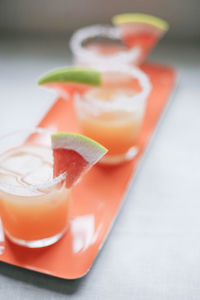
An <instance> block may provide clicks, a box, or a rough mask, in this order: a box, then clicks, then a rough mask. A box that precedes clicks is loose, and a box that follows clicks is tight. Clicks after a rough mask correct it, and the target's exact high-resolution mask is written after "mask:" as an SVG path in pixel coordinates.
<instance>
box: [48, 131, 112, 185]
mask: <svg viewBox="0 0 200 300" xmlns="http://www.w3.org/2000/svg"><path fill="white" fill-rule="evenodd" d="M51 140H52V149H53V158H54V176H55V177H57V176H59V175H60V174H63V173H66V187H67V188H70V187H71V186H72V185H74V184H75V183H76V182H77V181H78V180H79V179H80V177H81V176H82V175H83V173H85V172H86V171H88V170H89V169H90V167H91V166H92V165H94V164H95V163H97V162H98V161H99V160H100V159H101V158H102V157H103V156H104V154H105V153H106V152H107V149H106V148H104V147H103V146H102V145H100V144H99V143H97V142H95V141H94V140H92V139H90V138H88V137H86V136H83V135H81V134H78V133H71V132H59V133H55V134H52V136H51Z"/></svg>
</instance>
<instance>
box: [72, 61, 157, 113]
mask: <svg viewBox="0 0 200 300" xmlns="http://www.w3.org/2000/svg"><path fill="white" fill-rule="evenodd" d="M95 69H96V70H98V71H100V72H107V73H109V72H117V73H124V74H129V75H130V76H131V77H132V78H133V79H137V80H138V82H139V84H140V86H141V88H142V91H141V92H138V93H137V94H135V95H133V96H131V97H127V99H126V98H125V99H124V97H123V98H122V99H119V101H118V102H117V103H116V102H115V105H114V103H113V102H111V103H110V102H106V101H105V102H103V104H102V101H101V100H97V99H92V101H87V100H86V99H84V101H85V102H88V103H90V104H93V105H95V104H96V105H98V106H99V107H102V106H103V107H105V108H107V109H111V110H112V109H114V108H116V109H123V110H124V107H127V110H129V109H130V107H132V106H134V105H135V102H136V101H142V100H143V99H146V98H147V97H148V95H149V93H150V91H151V87H152V86H151V83H150V80H149V78H148V76H147V75H146V74H145V73H144V72H143V71H141V70H140V69H139V68H138V67H132V66H128V65H107V66H106V65H99V66H96V68H95ZM94 88H95V87H94ZM97 88H98V87H97ZM100 88H101V87H100ZM82 98H84V95H83V96H82V95H79V94H75V102H77V101H78V100H79V99H82ZM130 98H131V99H132V101H131V99H130ZM120 100H121V101H120Z"/></svg>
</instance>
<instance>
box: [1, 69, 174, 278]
mask: <svg viewBox="0 0 200 300" xmlns="http://www.w3.org/2000/svg"><path fill="white" fill-rule="evenodd" d="M143 70H144V71H145V72H146V73H147V74H148V75H149V77H150V80H151V83H152V85H153V89H152V92H151V94H150V97H149V98H148V101H147V110H146V116H145V120H144V125H143V128H142V132H141V135H140V141H139V148H140V151H139V153H138V155H137V156H136V158H135V159H134V160H133V161H131V162H129V163H126V164H124V165H120V166H117V167H110V168H109V167H101V166H95V167H93V168H92V169H91V170H90V171H89V172H88V174H86V175H85V176H84V178H83V179H82V180H81V182H80V183H79V184H78V185H77V186H76V187H75V188H74V191H73V195H72V196H73V206H72V219H71V223H70V228H69V230H68V232H67V233H66V235H65V236H64V237H63V238H62V239H61V240H60V241H59V242H58V243H56V244H55V245H52V246H49V247H46V248H42V249H26V248H23V247H20V246H17V245H14V244H12V243H11V242H9V241H8V240H7V239H5V241H4V242H1V228H0V260H1V261H4V262H7V263H10V264H13V265H17V266H20V267H23V268H27V269H30V270H35V271H38V272H42V273H46V274H49V275H52V276H57V277H61V278H66V279H74V278H79V277H81V276H83V275H85V274H86V273H87V272H88V270H89V269H90V267H91V265H92V263H93V262H94V259H95V257H96V256H97V254H98V252H99V250H100V248H101V247H102V245H103V243H104V241H105V239H106V237H107V236H108V233H109V231H110V229H111V226H112V224H113V222H114V220H115V218H116V215H117V213H118V211H119V209H120V206H121V204H122V202H123V198H124V196H125V194H126V192H127V188H128V186H129V183H130V180H131V178H132V177H133V175H134V173H135V170H136V166H137V164H138V161H139V159H140V158H141V156H142V154H143V152H144V150H145V147H146V146H147V143H148V142H149V139H150V138H151V136H152V133H153V131H154V129H155V126H156V124H157V122H158V120H159V118H160V115H161V113H162V111H163V108H164V106H165V104H166V103H167V100H168V98H169V96H170V94H171V92H172V89H173V86H174V83H175V72H174V70H173V69H171V68H168V67H166V66H161V65H156V64H150V63H148V64H145V65H144V66H143ZM39 126H40V127H44V128H49V129H53V130H59V131H63V130H65V131H75V132H78V126H77V120H76V116H75V112H74V109H73V103H72V101H65V100H63V99H61V98H60V99H58V100H57V101H56V102H55V104H54V105H53V106H52V107H51V109H50V110H49V111H48V112H47V114H46V116H45V117H44V118H43V120H42V121H41V122H40V124H39Z"/></svg>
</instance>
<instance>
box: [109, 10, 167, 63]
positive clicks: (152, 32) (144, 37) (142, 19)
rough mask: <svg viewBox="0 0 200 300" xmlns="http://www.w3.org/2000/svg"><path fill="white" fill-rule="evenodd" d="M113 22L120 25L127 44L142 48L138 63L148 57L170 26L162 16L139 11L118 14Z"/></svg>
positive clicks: (130, 46) (123, 38) (122, 36)
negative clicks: (139, 12)
mask: <svg viewBox="0 0 200 300" xmlns="http://www.w3.org/2000/svg"><path fill="white" fill-rule="evenodd" d="M112 22H113V24H114V25H116V26H118V27H119V29H120V33H121V38H122V40H123V42H124V44H125V45H126V46H128V47H129V48H133V47H139V48H140V55H139V57H138V62H137V63H138V64H141V63H142V62H143V61H144V60H145V59H146V57H147V55H148V54H149V52H150V51H151V50H152V48H153V47H155V45H156V44H157V42H158V41H159V39H160V38H161V37H162V36H163V35H164V34H165V33H166V32H167V30H168V28H169V25H168V23H167V22H166V21H164V20H162V19H160V18H157V17H154V16H151V15H146V14H138V13H137V14H136V13H129V14H121V15H116V16H114V17H113V18H112Z"/></svg>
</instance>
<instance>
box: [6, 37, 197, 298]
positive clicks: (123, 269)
mask: <svg viewBox="0 0 200 300" xmlns="http://www.w3.org/2000/svg"><path fill="white" fill-rule="evenodd" d="M151 60H154V61H158V62H160V63H165V64H170V65H171V66H173V67H175V68H176V69H177V71H178V73H179V84H178V88H177V91H176V94H175V95H174V97H173V99H172V101H171V102H170V105H169V106H168V108H167V110H166V113H165V114H164V117H163V118H162V121H161V122H160V124H159V128H158V129H157V131H156V134H155V135H154V138H153V140H152V142H151V144H150V145H149V147H148V149H147V151H146V153H145V155H144V159H143V160H142V162H141V164H140V168H139V172H138V173H137V176H136V177H135V181H134V183H133V185H132V188H131V191H130V193H129V195H128V197H127V198H126V201H125V203H124V206H123V208H122V210H121V212H120V215H119V217H118V218H117V220H116V223H115V225H114V227H113V229H112V231H111V233H110V235H109V238H108V240H107V242H106V243H105V245H104V247H103V249H102V251H101V253H100V254H99V256H98V258H97V259H96V261H95V263H94V265H93V267H92V269H91V271H90V272H89V273H88V275H87V276H85V277H84V278H83V279H79V280H73V281H68V280H61V279H58V278H53V277H50V276H47V275H43V274H39V273H36V272H31V271H28V270H23V269H20V268H17V267H14V266H9V265H7V264H4V263H0V299H8V300H9V299H15V300H18V299H30V300H31V299H49V300H50V299H68V298H69V299H87V300H90V299H92V300H96V299H97V300H100V299H109V300H110V299H122V300H124V299H127V300H129V299H134V300H161V299H162V300H179V299H180V300H199V299H200V201H199V195H200V184H199V182H200V134H199V132H200V47H199V46H195V45H190V44H188V43H186V44H183V43H181V44H180V43H179V44H178V43H171V44H165V43H161V45H160V46H159V47H158V48H157V49H156V51H155V52H154V54H153V55H152V56H151ZM69 63H70V56H69V52H68V51H67V42H66V41H65V40H63V39H62V40H61V39H60V40H59V39H58V40H42V39H40V40H6V39H5V40H1V43H0V72H1V78H0V133H1V134H2V133H6V132H8V131H10V130H13V129H16V128H23V127H32V126H34V125H36V124H37V123H38V121H39V120H40V119H41V118H42V116H43V115H44V113H45V111H46V110H47V109H48V108H49V107H50V106H51V105H52V103H53V100H52V95H49V93H48V92H47V91H46V90H43V89H41V88H39V87H37V84H36V80H37V78H38V76H39V75H40V74H41V73H43V72H45V71H47V70H49V69H52V68H55V67H58V66H63V65H68V64H69Z"/></svg>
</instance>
